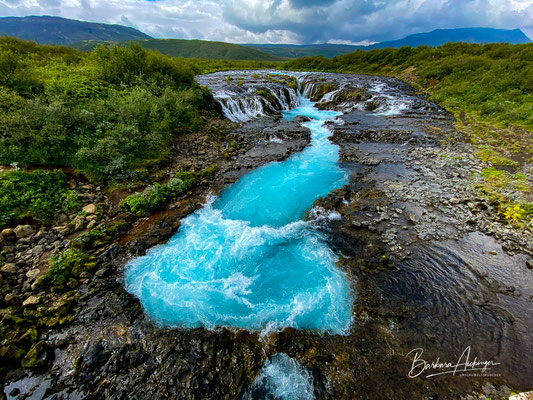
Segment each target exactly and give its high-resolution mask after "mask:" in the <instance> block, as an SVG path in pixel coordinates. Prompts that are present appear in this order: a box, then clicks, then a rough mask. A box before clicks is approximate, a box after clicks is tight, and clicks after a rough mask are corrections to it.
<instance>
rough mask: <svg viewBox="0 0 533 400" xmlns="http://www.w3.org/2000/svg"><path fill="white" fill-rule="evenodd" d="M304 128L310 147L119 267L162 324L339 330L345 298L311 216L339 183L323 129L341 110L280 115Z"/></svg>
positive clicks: (343, 327)
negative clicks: (314, 207) (307, 216)
mask: <svg viewBox="0 0 533 400" xmlns="http://www.w3.org/2000/svg"><path fill="white" fill-rule="evenodd" d="M298 115H303V116H308V117H310V118H313V119H312V120H311V121H310V122H306V123H305V125H306V126H307V127H309V128H310V130H311V134H312V143H311V146H309V147H307V148H306V149H305V150H303V151H302V152H300V153H298V154H295V155H293V156H291V157H290V158H289V159H287V160H285V161H283V162H275V163H271V164H268V165H266V166H264V167H261V168H258V169H257V170H254V171H252V172H250V173H248V174H247V175H245V176H243V177H242V178H240V179H239V181H238V182H236V183H235V184H233V185H231V186H229V187H228V188H227V189H226V190H224V191H223V192H222V193H221V195H220V196H219V197H218V198H217V199H214V200H212V201H210V202H209V203H208V204H206V205H205V206H204V207H203V208H202V209H200V210H198V211H197V212H195V213H193V214H191V215H190V216H188V217H187V218H185V219H184V220H183V221H182V224H181V227H180V229H179V231H178V232H177V233H176V235H174V236H173V237H172V238H171V239H170V240H169V241H168V242H167V243H166V244H165V245H161V246H157V247H155V248H152V249H151V250H149V251H148V252H147V254H146V255H145V256H142V257H138V258H136V259H133V260H132V261H130V262H129V263H128V265H127V266H126V272H125V286H126V289H127V290H128V291H129V292H130V293H132V294H134V295H135V296H137V297H138V298H139V299H140V301H141V303H142V305H143V307H144V309H145V311H146V312H147V313H148V314H149V316H150V317H152V318H153V319H154V320H155V321H156V322H158V323H159V324H162V325H166V326H180V327H198V326H205V327H207V328H215V327H217V326H226V327H239V328H246V329H249V330H267V331H269V330H277V329H282V328H284V327H294V328H300V329H315V330H319V331H322V332H330V333H336V334H343V333H346V332H347V330H348V329H349V326H350V323H351V319H352V313H351V307H352V301H353V299H352V294H351V291H350V286H349V283H348V281H347V279H346V276H345V274H344V273H343V272H342V271H340V270H339V269H338V268H337V267H336V266H335V262H336V261H337V257H336V255H335V254H334V253H333V252H332V251H331V250H330V249H329V247H328V245H327V244H326V242H325V237H324V236H323V234H322V233H321V232H320V231H319V230H318V229H317V223H316V221H314V222H313V221H304V220H303V217H304V215H305V211H306V210H309V209H310V208H311V206H312V204H313V202H314V201H315V200H316V199H317V198H318V197H321V196H324V195H326V194H327V193H329V192H330V191H331V190H333V189H335V188H338V187H340V186H342V185H343V184H344V183H346V181H347V177H348V174H347V173H346V171H344V170H343V169H341V168H340V167H339V166H338V165H337V160H338V148H337V147H336V146H334V145H333V144H331V143H330V142H329V141H328V139H327V138H328V136H329V135H330V132H329V131H328V130H327V129H326V128H325V127H323V123H324V122H325V121H326V120H328V119H333V118H335V117H336V116H337V115H339V113H337V112H333V111H319V110H317V109H316V108H314V107H313V104H312V103H311V102H310V101H309V100H307V99H301V105H300V106H299V107H298V108H295V109H293V110H291V111H287V112H284V117H285V118H286V119H293V118H294V117H295V116H298Z"/></svg>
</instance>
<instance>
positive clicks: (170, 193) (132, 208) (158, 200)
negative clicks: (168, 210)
mask: <svg viewBox="0 0 533 400" xmlns="http://www.w3.org/2000/svg"><path fill="white" fill-rule="evenodd" d="M196 179H197V178H196V175H195V174H193V173H191V172H178V173H176V176H175V177H174V178H172V179H170V180H169V181H168V183H167V184H165V185H161V184H159V183H154V184H153V185H152V186H149V187H148V188H147V189H146V190H145V191H144V192H142V193H135V194H132V195H131V196H128V197H127V198H125V199H124V200H122V201H121V202H120V204H119V209H120V210H121V211H123V212H126V213H128V214H131V215H134V216H136V217H142V216H145V215H149V214H151V213H152V212H153V211H155V210H157V209H158V208H160V207H162V206H163V205H165V204H166V203H168V202H169V201H170V200H172V199H173V198H175V197H176V196H178V195H180V194H183V193H185V192H186V191H187V190H188V189H189V188H191V187H192V186H193V185H194V183H195V182H196Z"/></svg>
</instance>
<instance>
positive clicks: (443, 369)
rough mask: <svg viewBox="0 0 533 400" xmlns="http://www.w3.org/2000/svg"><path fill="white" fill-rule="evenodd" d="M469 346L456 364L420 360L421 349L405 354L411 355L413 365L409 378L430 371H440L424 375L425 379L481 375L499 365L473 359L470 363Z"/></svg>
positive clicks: (436, 360) (438, 359)
mask: <svg viewBox="0 0 533 400" xmlns="http://www.w3.org/2000/svg"><path fill="white" fill-rule="evenodd" d="M470 350H471V349H470V346H468V347H467V348H466V349H465V350H464V351H463V353H462V354H461V356H460V357H459V359H458V360H457V362H444V361H440V358H437V359H435V360H433V361H431V362H429V361H426V360H424V359H422V358H421V357H422V354H423V353H424V350H423V349H421V348H417V349H413V350H411V351H410V352H409V353H407V354H406V357H409V356H410V355H412V357H413V364H412V365H411V370H410V371H409V378H416V377H418V376H420V375H422V374H423V373H424V372H425V371H428V372H430V370H440V371H439V372H435V373H432V374H429V375H426V378H431V377H432V376H438V375H446V374H451V375H453V376H455V375H456V374H458V373H464V372H471V371H481V373H482V374H485V373H486V372H487V371H488V370H490V369H491V368H492V367H493V366H495V365H500V363H497V362H494V361H492V360H490V361H481V360H478V359H477V357H475V358H474V359H473V360H472V361H470Z"/></svg>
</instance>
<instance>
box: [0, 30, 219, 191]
mask: <svg viewBox="0 0 533 400" xmlns="http://www.w3.org/2000/svg"><path fill="white" fill-rule="evenodd" d="M0 55H2V56H1V57H0V60H2V61H0V72H2V73H0V163H3V164H9V163H12V162H17V163H19V164H20V165H21V166H28V165H38V166H42V165H45V166H73V167H76V168H77V169H78V170H80V171H81V172H83V173H84V174H85V175H86V176H87V177H88V178H90V179H91V180H92V181H95V182H99V183H109V182H110V181H120V180H123V179H126V178H131V177H132V176H133V175H135V174H136V173H137V171H138V170H141V171H144V170H143V169H144V168H146V167H147V166H149V165H152V164H155V163H159V162H162V161H165V160H166V159H168V157H169V155H170V151H171V149H172V144H173V143H174V141H175V139H176V137H177V135H179V134H180V133H181V132H183V131H189V130H195V129H197V128H198V126H199V124H200V122H199V121H200V119H199V118H198V113H199V111H200V110H201V109H203V108H204V107H205V101H206V100H207V99H208V98H209V96H210V94H209V93H208V92H207V91H206V90H205V89H203V88H200V87H199V86H198V85H197V84H196V83H195V81H194V73H195V70H194V68H192V67H191V65H190V64H188V63H185V62H183V61H181V60H178V59H172V58H170V57H166V56H163V55H161V54H158V53H155V52H151V51H147V50H143V49H142V48H141V47H140V46H139V45H137V44H135V43H132V44H131V45H129V46H128V47H113V48H111V49H108V48H105V47H100V48H97V49H96V50H94V51H93V52H92V53H89V54H84V53H78V52H76V51H74V50H72V49H66V48H63V47H60V46H39V45H36V44H33V43H28V42H23V41H20V40H17V39H12V38H6V37H4V38H0ZM4 55H5V57H4Z"/></svg>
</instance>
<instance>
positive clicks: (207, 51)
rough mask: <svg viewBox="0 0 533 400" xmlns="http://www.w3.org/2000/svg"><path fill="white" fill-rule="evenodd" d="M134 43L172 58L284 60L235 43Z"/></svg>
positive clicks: (83, 45) (85, 45) (90, 44)
mask: <svg viewBox="0 0 533 400" xmlns="http://www.w3.org/2000/svg"><path fill="white" fill-rule="evenodd" d="M134 43H136V44H138V45H140V46H142V47H143V48H145V49H149V50H155V51H158V52H160V53H162V54H166V55H168V56H172V57H186V58H198V59H206V60H250V61H281V60H283V58H281V57H277V56H274V55H272V54H268V53H265V52H262V51H259V50H256V49H252V48H249V47H245V46H241V45H238V44H233V43H224V42H210V41H206V40H184V39H144V40H137V41H135V42H134ZM101 44H104V45H108V44H109V42H105V41H104V42H98V41H84V42H80V43H76V44H75V45H74V47H75V48H77V49H79V50H84V51H90V50H93V49H94V48H95V47H96V46H98V45H101Z"/></svg>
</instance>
